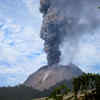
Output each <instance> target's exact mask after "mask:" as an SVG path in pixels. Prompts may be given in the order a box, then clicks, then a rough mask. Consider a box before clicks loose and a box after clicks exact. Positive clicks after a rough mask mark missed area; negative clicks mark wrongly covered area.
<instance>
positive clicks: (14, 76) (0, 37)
mask: <svg viewBox="0 0 100 100" xmlns="http://www.w3.org/2000/svg"><path fill="white" fill-rule="evenodd" d="M41 23H42V15H41V14H40V12H39V0H0V86H8V85H11V86H13V85H16V84H19V83H22V82H24V81H25V80H26V79H27V77H28V75H30V74H31V73H33V72H35V71H36V70H38V69H39V68H40V67H41V66H42V65H45V64H46V63H47V61H46V55H45V52H44V51H43V41H42V40H41V39H40V37H39V32H40V26H41ZM94 33H95V34H94V35H92V36H89V35H87V36H84V37H82V39H81V41H80V45H79V52H78V54H77V55H76V56H75V59H77V60H74V63H75V64H76V65H78V66H79V67H80V68H82V70H83V71H85V72H98V73H100V67H99V66H100V61H99V59H100V35H99V34H98V33H100V30H99V29H97V30H95V31H94Z"/></svg>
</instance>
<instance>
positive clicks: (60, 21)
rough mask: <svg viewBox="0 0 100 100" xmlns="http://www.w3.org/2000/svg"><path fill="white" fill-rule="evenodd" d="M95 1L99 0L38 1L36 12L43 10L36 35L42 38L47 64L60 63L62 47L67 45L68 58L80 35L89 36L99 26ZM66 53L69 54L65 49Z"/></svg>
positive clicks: (98, 0) (74, 49)
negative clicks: (40, 25)
mask: <svg viewBox="0 0 100 100" xmlns="http://www.w3.org/2000/svg"><path fill="white" fill-rule="evenodd" d="M99 4H100V0H40V11H41V12H42V13H43V23H42V28H41V32H40V35H41V38H42V39H43V40H44V41H45V43H44V50H45V52H46V53H47V60H48V64H49V65H53V64H57V63H59V62H60V56H61V51H63V49H62V48H63V46H64V47H66V48H68V49H69V48H70V47H71V49H72V52H71V54H70V55H71V59H72V57H73V56H74V55H75V53H76V50H77V48H78V42H79V40H80V38H81V36H82V35H84V34H87V33H91V35H92V33H93V32H92V31H93V30H95V29H96V28H97V27H99V24H100V14H99V13H100V12H99V11H98V9H97V6H98V5H99ZM71 49H69V51H70V50H71ZM64 52H65V51H64ZM66 55H69V54H68V52H66Z"/></svg>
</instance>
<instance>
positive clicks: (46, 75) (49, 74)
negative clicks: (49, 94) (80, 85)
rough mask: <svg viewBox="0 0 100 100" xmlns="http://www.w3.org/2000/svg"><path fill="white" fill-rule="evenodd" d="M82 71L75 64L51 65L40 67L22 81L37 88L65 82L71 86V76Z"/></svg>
mask: <svg viewBox="0 0 100 100" xmlns="http://www.w3.org/2000/svg"><path fill="white" fill-rule="evenodd" d="M82 73H83V72H82V71H81V70H80V69H79V68H78V67H77V66H75V65H73V64H70V65H67V66H62V65H56V64H55V65H53V66H52V67H51V66H45V67H42V68H40V69H39V70H38V71H37V72H35V73H33V74H32V75H30V76H29V77H28V79H27V80H26V81H25V82H24V85H26V86H28V87H32V88H34V89H37V90H42V91H43V90H46V89H49V88H51V87H53V86H55V85H57V84H60V83H62V82H65V83H67V84H68V87H69V88H72V82H71V80H72V78H73V77H77V76H79V75H81V74H82Z"/></svg>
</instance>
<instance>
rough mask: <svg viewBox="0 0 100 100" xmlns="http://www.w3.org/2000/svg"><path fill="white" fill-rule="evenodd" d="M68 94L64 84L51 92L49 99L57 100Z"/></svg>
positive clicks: (68, 90)
mask: <svg viewBox="0 0 100 100" xmlns="http://www.w3.org/2000/svg"><path fill="white" fill-rule="evenodd" d="M69 92H70V89H69V88H67V86H66V84H63V85H61V86H58V87H57V88H55V89H54V90H53V92H51V94H50V96H49V98H53V99H55V100H59V98H63V96H64V95H67V94H68V93H69Z"/></svg>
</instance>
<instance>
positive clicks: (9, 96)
mask: <svg viewBox="0 0 100 100" xmlns="http://www.w3.org/2000/svg"><path fill="white" fill-rule="evenodd" d="M95 93H96V95H97V97H99V96H100V75H99V74H90V73H88V74H85V73H84V74H83V75H81V76H79V77H77V78H74V79H73V88H72V90H70V89H69V88H68V87H67V84H66V83H62V85H61V84H59V85H57V86H56V87H55V88H54V87H53V88H51V89H49V90H45V91H42V92H40V91H37V90H35V89H32V88H29V87H26V86H24V85H20V86H15V87H2V88H0V100H32V99H33V100H34V99H35V98H43V97H45V99H44V98H43V100H48V99H50V100H96V99H91V98H94V97H95ZM79 96H80V97H81V98H90V99H79ZM36 100H40V99H36Z"/></svg>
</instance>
